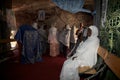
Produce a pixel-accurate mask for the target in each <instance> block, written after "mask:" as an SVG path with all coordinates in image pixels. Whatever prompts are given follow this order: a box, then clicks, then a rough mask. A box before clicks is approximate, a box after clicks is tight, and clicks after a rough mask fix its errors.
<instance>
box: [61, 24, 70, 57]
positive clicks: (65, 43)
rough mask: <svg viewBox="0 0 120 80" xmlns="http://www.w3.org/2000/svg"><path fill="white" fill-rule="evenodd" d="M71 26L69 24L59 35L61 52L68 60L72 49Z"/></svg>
mask: <svg viewBox="0 0 120 80" xmlns="http://www.w3.org/2000/svg"><path fill="white" fill-rule="evenodd" d="M70 31H71V28H70V25H69V24H67V25H65V27H63V30H62V31H61V32H60V35H59V42H60V51H61V53H63V55H64V57H65V58H66V56H67V53H68V50H69V47H70Z"/></svg>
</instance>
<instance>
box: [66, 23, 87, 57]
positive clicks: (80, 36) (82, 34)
mask: <svg viewBox="0 0 120 80" xmlns="http://www.w3.org/2000/svg"><path fill="white" fill-rule="evenodd" d="M72 30H73V29H72ZM86 31H87V30H86V29H85V28H84V24H83V23H80V26H79V28H78V30H77V31H76V33H75V35H76V36H77V40H76V43H75V45H74V47H73V48H72V49H71V51H70V52H69V53H68V55H67V58H68V57H70V56H72V55H73V54H75V52H76V49H77V47H78V45H79V44H81V43H83V41H85V39H86V38H87V37H86Z"/></svg>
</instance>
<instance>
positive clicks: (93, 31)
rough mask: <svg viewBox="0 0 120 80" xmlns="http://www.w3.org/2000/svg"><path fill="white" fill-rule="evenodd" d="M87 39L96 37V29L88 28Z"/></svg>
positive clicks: (94, 27)
mask: <svg viewBox="0 0 120 80" xmlns="http://www.w3.org/2000/svg"><path fill="white" fill-rule="evenodd" d="M87 36H88V37H97V36H98V29H97V27H96V26H93V25H92V26H89V27H88V32H87Z"/></svg>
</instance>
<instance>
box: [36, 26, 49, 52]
mask: <svg viewBox="0 0 120 80" xmlns="http://www.w3.org/2000/svg"><path fill="white" fill-rule="evenodd" d="M38 33H39V39H40V43H41V52H42V54H43V53H45V52H46V49H47V48H46V47H47V41H48V40H47V32H46V30H45V25H41V26H40V28H39V29H38Z"/></svg>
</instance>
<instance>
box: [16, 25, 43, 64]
mask: <svg viewBox="0 0 120 80" xmlns="http://www.w3.org/2000/svg"><path fill="white" fill-rule="evenodd" d="M31 25H32V23H31ZM31 25H28V24H24V25H22V26H20V27H19V29H18V31H17V33H16V35H15V39H16V40H17V42H18V45H19V48H20V50H21V51H20V52H21V53H20V62H21V63H22V64H27V63H32V64H33V63H35V62H36V61H37V62H39V61H41V60H42V58H41V55H42V54H41V51H40V50H41V49H40V48H41V46H40V43H39V39H38V32H37V30H36V29H35V28H34V27H36V26H37V25H36V24H35V25H34V26H31Z"/></svg>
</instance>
